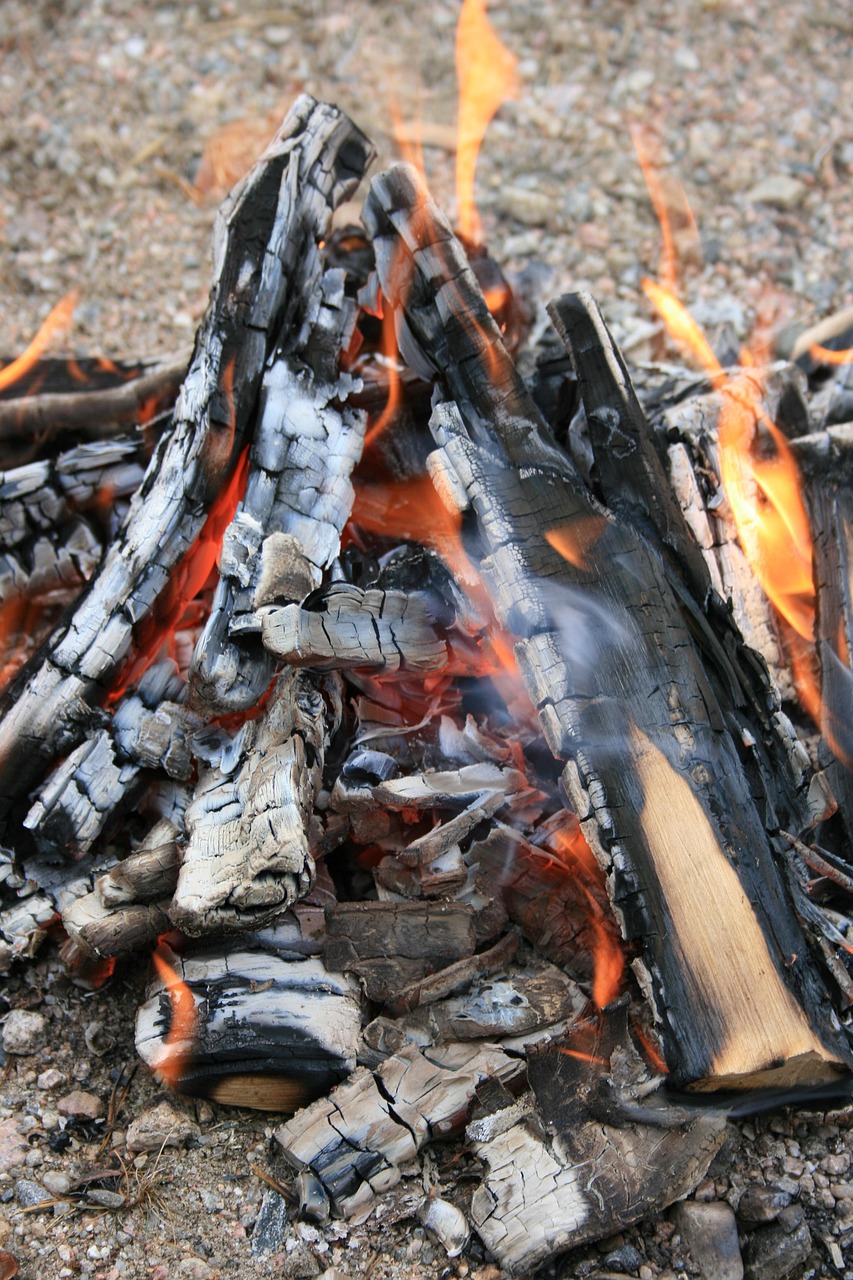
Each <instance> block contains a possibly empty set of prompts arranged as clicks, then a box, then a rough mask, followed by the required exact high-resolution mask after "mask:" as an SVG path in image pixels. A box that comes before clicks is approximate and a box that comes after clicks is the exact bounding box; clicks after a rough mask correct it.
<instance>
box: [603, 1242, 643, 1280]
mask: <svg viewBox="0 0 853 1280" xmlns="http://www.w3.org/2000/svg"><path fill="white" fill-rule="evenodd" d="M604 1265H605V1267H607V1268H609V1270H610V1271H616V1272H622V1273H623V1275H633V1273H634V1272H635V1271H639V1269H640V1267H641V1266H642V1265H643V1255H642V1254H641V1253H640V1251H639V1249H635V1248H634V1246H633V1245H632V1244H623V1245H620V1246H619V1248H618V1249H612V1250H611V1251H610V1253H606V1254H605V1255H604Z"/></svg>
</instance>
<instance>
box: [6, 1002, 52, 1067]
mask: <svg viewBox="0 0 853 1280" xmlns="http://www.w3.org/2000/svg"><path fill="white" fill-rule="evenodd" d="M46 1038H47V1018H46V1017H45V1016H44V1014H43V1013H36V1012H35V1011H34V1010H32V1009H13V1010H12V1012H11V1013H10V1014H9V1016H8V1018H7V1019H6V1021H5V1022H4V1024H3V1048H4V1049H5V1050H6V1052H7V1053H18V1054H21V1055H22V1056H24V1055H28V1054H31V1053H38V1051H39V1049H42V1048H43V1047H44V1042H45V1040H46Z"/></svg>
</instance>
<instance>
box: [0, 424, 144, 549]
mask: <svg viewBox="0 0 853 1280" xmlns="http://www.w3.org/2000/svg"><path fill="white" fill-rule="evenodd" d="M146 460H147V459H146V449H145V446H144V444H143V442H142V441H141V440H138V439H134V438H132V437H130V436H123V437H119V438H117V439H115V440H101V441H98V442H97V443H90V444H81V445H78V446H76V447H75V448H73V449H67V450H66V451H65V452H64V453H61V454H59V456H58V457H56V458H47V459H44V460H43V461H39V462H30V463H27V464H26V465H25V466H20V467H15V468H13V469H12V470H9V471H4V472H2V473H0V545H2V546H3V548H4V549H5V550H8V549H10V548H12V547H17V546H19V545H20V544H21V543H25V542H27V541H29V540H31V539H32V538H33V537H34V536H37V535H38V534H40V533H48V532H49V531H51V530H54V529H57V528H59V527H61V526H62V525H63V524H64V523H65V522H66V521H67V520H68V519H70V517H72V516H74V515H77V514H78V513H79V512H82V511H89V510H91V509H92V508H107V509H108V510H112V509H114V506H115V503H116V501H117V500H118V499H121V498H126V497H129V496H130V495H131V494H132V493H134V492H135V491H136V489H138V487H139V485H140V484H141V483H142V479H143V476H144V475H145V463H146Z"/></svg>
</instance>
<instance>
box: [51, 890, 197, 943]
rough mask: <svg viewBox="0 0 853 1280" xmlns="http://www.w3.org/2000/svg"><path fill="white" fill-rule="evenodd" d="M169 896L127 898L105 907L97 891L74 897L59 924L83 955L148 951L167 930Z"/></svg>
mask: <svg viewBox="0 0 853 1280" xmlns="http://www.w3.org/2000/svg"><path fill="white" fill-rule="evenodd" d="M168 905H169V899H168V898H165V899H164V900H163V901H162V902H159V903H158V902H130V903H128V904H127V905H125V906H121V907H107V906H105V905H104V903H103V902H102V901H101V899H100V898H99V897H98V895H97V894H96V893H87V894H86V895H85V896H84V897H82V898H77V899H76V900H75V901H74V902H73V903H72V904H71V906H70V907H69V908H68V909H67V910H66V911H64V912H63V914H62V924H63V927H64V928H65V931H66V933H67V934H68V937H69V938H70V939H71V941H72V943H74V945H75V946H76V947H77V948H79V950H80V951H81V952H83V954H84V955H88V956H97V957H100V958H106V957H107V956H123V955H130V954H132V953H133V952H135V951H136V952H138V951H149V950H150V949H151V948H152V947H153V945H154V944H155V942H156V941H157V938H158V937H159V936H160V935H161V934H163V933H168V931H169V930H170V929H171V928H172V922H171V920H170V919H169V916H168V914H167V908H168Z"/></svg>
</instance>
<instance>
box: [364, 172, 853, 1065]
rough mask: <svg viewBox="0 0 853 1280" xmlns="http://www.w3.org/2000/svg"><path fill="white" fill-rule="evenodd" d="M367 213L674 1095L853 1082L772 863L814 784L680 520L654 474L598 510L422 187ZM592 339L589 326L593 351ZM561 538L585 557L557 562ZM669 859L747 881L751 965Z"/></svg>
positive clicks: (604, 382)
mask: <svg viewBox="0 0 853 1280" xmlns="http://www.w3.org/2000/svg"><path fill="white" fill-rule="evenodd" d="M364 216H365V223H366V225H367V227H368V230H369V231H370V233H371V234H372V236H373V240H374V248H375V252H376V260H377V267H378V271H379V276H380V282H381V285H382V289H383V293H384V295H385V297H386V298H387V299H388V300H389V301H390V303H391V305H393V307H394V314H395V323H396V326H397V335H398V343H399V346H400V350H401V352H402V353H403V355H404V357H405V358H406V360H407V362H408V363H409V364H410V365H412V367H414V368H415V369H416V370H418V371H419V372H421V373H425V372H428V371H432V372H434V373H436V374H437V375H438V376H439V378H440V379H441V381H442V383H443V386H444V388H445V390H446V392H447V394H449V395H451V396H452V397H453V399H454V402H455V404H445V405H444V406H440V407H439V409H437V410H436V412H435V413H434V414H433V419H432V423H431V425H432V429H433V434H434V436H435V438H436V441H437V443H438V445H439V446H440V447H441V448H442V449H443V451H444V453H445V454H446V456H447V459H448V462H449V464H450V465H451V466H452V467H453V469H454V470H455V471H456V473H457V476H458V478H459V480H460V482H461V484H462V486H463V487H464V489H465V491H466V493H467V495H468V498H469V501H470V504H471V505H472V507H473V508H474V510H475V511H476V514H477V523H478V527H479V531H480V535H481V539H482V550H481V556H482V558H481V561H480V570H481V574H482V577H483V579H484V581H485V583H486V585H487V587H488V589H489V591H490V594H491V597H492V600H493V603H494V606H495V610H496V613H497V615H498V618H499V620H500V622H501V623H502V624H503V625H504V626H505V627H506V628H507V629H508V630H510V631H511V632H513V633H514V634H516V635H517V636H519V637H520V640H519V643H518V644H517V646H516V654H517V657H518V660H519V665H520V667H521V670H522V674H523V676H524V678H525V682H526V684H527V688H528V690H529V692H530V695H531V698H532V700H533V702H534V705H536V706H537V707H538V708H539V711H540V718H541V721H542V725H543V729H544V732H545V736H546V738H547V740H548V742H549V745H550V746H551V748H552V750H553V751H554V753H555V754H556V755H557V757H558V758H561V759H564V760H566V761H567V763H566V768H565V771H564V775H563V776H564V783H565V786H566V788H567V791H568V793H569V795H570V797H571V800H572V802H573V804H574V805H575V806H576V807H577V811H578V814H579V816H580V819H581V822H582V824H583V826H584V829H585V833H586V835H587V838H588V840H589V842H590V844H591V845H592V847H593V849H594V851H595V853H596V856H597V857H598V859H599V861H600V863H601V865H602V867H603V868H604V869H605V871H606V873H607V875H608V883H609V889H610V893H611V897H612V901H613V903H614V906H615V908H616V911H617V914H618V915H619V918H620V921H621V924H622V927H623V930H624V933H625V936H626V937H628V938H629V939H633V938H638V939H642V942H643V946H644V951H645V959H646V962H647V964H648V969H649V972H650V975H651V982H650V983H649V984H648V992H649V994H650V996H651V997H652V999H653V1002H654V1008H655V1013H656V1017H657V1018H658V1019H659V1020H660V1024H661V1031H662V1036H663V1041H664V1046H665V1052H666V1055H667V1062H668V1064H669V1066H670V1067H671V1069H672V1071H673V1075H674V1078H675V1079H676V1080H677V1081H678V1082H679V1083H682V1084H690V1085H692V1086H696V1085H700V1084H701V1085H703V1086H708V1087H715V1081H716V1082H718V1083H720V1082H725V1084H726V1086H729V1085H731V1084H739V1085H741V1086H744V1087H746V1086H748V1085H750V1084H752V1083H754V1082H755V1081H756V1080H761V1081H762V1082H764V1081H765V1080H766V1079H767V1078H768V1077H773V1078H776V1079H777V1080H779V1081H784V1080H785V1079H786V1075H787V1077H788V1078H790V1079H794V1080H797V1081H801V1079H802V1072H801V1068H802V1067H803V1066H805V1065H807V1066H808V1068H809V1070H811V1071H812V1072H813V1075H812V1078H813V1080H814V1082H818V1081H820V1080H822V1079H825V1078H826V1077H827V1076H828V1075H832V1074H834V1073H835V1072H837V1071H839V1070H842V1069H844V1067H845V1066H846V1065H847V1064H849V1062H850V1051H849V1048H848V1046H847V1044H846V1042H845V1040H844V1038H843V1036H842V1035H841V1033H840V1029H839V1027H838V1024H837V1021H836V1020H835V1018H834V1014H833V1011H832V1006H831V1000H830V998H829V995H828V992H827V989H826V986H825V984H824V982H823V978H822V975H821V972H820V969H819V966H818V963H817V961H816V958H815V957H814V956H813V955H812V953H811V952H810V950H809V948H808V946H807V944H806V941H805V938H804V937H803V935H802V933H801V931H800V930H799V928H798V927H797V925H796V922H795V921H794V920H793V919H792V912H791V911H790V904H789V903H788V902H787V899H786V893H785V887H784V884H783V881H782V878H781V876H780V874H779V870H778V868H777V866H776V862H775V858H776V856H777V855H778V850H777V849H776V848H775V847H774V843H773V842H774V839H775V837H774V835H773V834H772V833H773V832H774V831H775V829H776V828H777V827H778V825H779V823H780V822H782V821H787V817H786V815H788V814H789V815H790V816H791V817H792V818H794V819H795V821H794V825H795V826H797V827H802V826H805V825H806V823H807V821H808V782H809V778H808V774H807V772H805V771H804V772H803V773H802V774H801V775H800V776H796V775H794V773H793V770H792V769H791V768H790V763H789V761H788V760H786V757H785V754H784V752H783V751H781V750H777V749H776V746H775V745H772V746H770V747H768V744H767V743H766V742H765V740H764V739H765V734H766V732H767V724H766V720H765V721H763V722H759V723H756V722H754V721H753V722H752V723H753V725H754V727H752V728H751V727H750V725H751V720H750V712H751V707H750V699H749V698H747V697H746V696H745V693H744V690H743V689H742V688H738V680H737V675H736V674H735V669H734V668H733V666H732V663H731V662H730V661H729V660H728V659H727V655H726V651H725V648H724V646H723V645H722V643H721V642H720V641H718V640H717V641H715V640H714V633H713V631H712V629H711V628H710V626H709V625H708V624H706V623H705V622H704V621H703V619H702V616H701V604H702V603H704V601H703V600H701V599H700V600H699V601H698V602H697V601H696V600H695V599H693V597H691V595H690V592H689V590H688V586H687V585H686V584H681V586H680V588H679V586H678V585H676V582H677V579H676V580H675V581H673V575H672V574H670V575H669V577H668V574H667V566H666V562H665V560H664V558H663V556H662V553H661V551H660V550H659V549H658V543H659V542H663V540H664V536H666V537H669V532H668V530H669V529H670V526H669V524H668V523H667V522H668V520H669V514H667V515H666V516H665V517H659V516H658V515H655V514H654V512H651V509H650V508H649V507H648V506H647V494H646V492H645V487H644V486H645V484H646V481H645V480H644V479H643V472H644V468H643V467H640V468H638V469H637V470H636V472H635V473H634V482H635V484H638V485H639V492H640V494H641V500H640V501H639V503H637V502H635V503H634V505H633V508H632V509H630V510H623V511H622V512H620V514H619V517H618V518H615V517H614V515H613V514H611V513H610V512H608V511H607V510H606V509H605V508H603V507H602V506H601V505H600V504H599V503H597V502H596V501H595V499H594V498H593V497H592V496H591V495H590V494H589V492H588V491H587V490H586V488H585V487H584V485H583V483H582V482H581V481H580V479H579V477H578V475H577V473H576V471H575V469H574V467H573V465H572V463H571V462H570V460H569V458H568V457H567V455H566V454H565V453H563V452H562V451H561V450H560V449H559V448H558V447H557V446H556V445H555V444H554V443H553V441H552V440H551V439H550V438H549V436H548V432H547V429H546V428H545V426H544V424H543V422H542V420H541V417H540V415H539V413H538V411H537V410H536V407H535V405H533V403H532V402H531V401H530V399H529V397H528V396H527V393H526V392H525V389H524V387H523V385H522V384H521V381H520V379H519V377H518V375H517V374H516V372H515V370H514V368H513V366H512V364H511V362H510V361H509V360H508V358H507V356H506V353H505V351H504V349H503V347H502V344H501V341H500V334H499V333H498V331H497V329H496V327H495V326H494V324H493V323H492V321H491V319H490V317H489V315H488V312H487V309H486V308H485V305H484V303H483V300H482V297H481V295H480V293H479V290H478V289H477V288H476V285H475V283H474V280H473V277H472V275H471V273H470V271H469V269H468V267H467V265H466V263H465V258H464V255H463V253H462V251H461V248H460V247H459V245H458V243H457V242H456V241H455V240H454V238H453V236H452V233H451V231H450V228H449V227H448V226H447V224H446V222H445V221H444V220H443V219H442V218H441V215H440V214H439V213H438V211H437V210H436V209H435V207H434V206H432V204H431V202H430V201H429V200H428V197H427V196H426V194H425V193H424V191H423V189H422V188H421V187H420V186H419V183H418V180H417V178H416V175H415V174H414V172H413V171H411V170H409V169H406V168H404V167H398V168H396V169H394V170H391V171H389V172H388V173H386V174H383V175H380V177H379V178H377V179H375V180H374V182H373V184H372V186H371V190H370V193H369V196H368V200H367V203H366V206H365V215H364ZM572 305H575V306H581V307H582V306H583V303H582V302H577V303H572V300H571V299H570V300H568V306H569V307H571V306H572ZM562 306H563V304H561V308H562ZM563 313H564V314H565V309H564V311H563ZM592 336H594V335H592ZM588 337H590V331H589V327H588V326H587V328H585V329H584V345H585V346H586V345H588V341H587V339H588ZM590 340H591V337H590ZM596 340H597V341H600V335H599V338H598V339H596ZM611 366H612V362H611V361H609V360H603V361H602V362H601V363H600V366H599V368H598V369H597V371H596V374H595V376H592V375H591V376H590V377H589V379H588V380H587V382H586V383H585V382H584V366H583V365H581V366H580V367H579V369H578V373H579V377H580V379H581V392H582V394H583V395H584V397H585V402H586V400H587V399H589V401H590V403H589V405H588V406H587V408H588V411H589V409H590V408H592V409H593V411H596V412H597V411H598V406H599V405H602V404H604V403H607V398H608V397H609V396H611V395H612V396H613V397H614V400H615V404H616V411H617V413H620V414H621V413H622V408H621V405H622V403H623V401H624V397H625V394H626V391H625V379H624V375H623V370H622V367H621V366H618V367H617V368H616V369H615V370H614V369H613V368H612V367H611ZM599 375H600V376H599ZM626 439H627V440H628V443H627V444H626V448H628V451H629V452H630V447H631V446H630V439H629V438H628V437H626ZM645 471H646V474H648V468H645ZM638 507H639V510H640V515H641V516H642V517H643V518H642V519H640V518H639V517H638V516H637V508H638ZM673 507H674V504H673ZM650 512H651V514H650ZM590 530H592V531H594V534H593V536H592V538H590V537H589V536H588V535H589V532H590ZM555 534H557V535H560V536H561V537H562V538H563V540H564V541H565V540H566V539H568V541H569V543H573V547H571V546H570V548H569V550H568V552H566V551H564V552H563V553H562V554H561V553H560V552H559V551H558V550H557V547H558V545H559V542H558V541H554V542H552V541H551V538H553V537H554V535H555ZM549 535H550V536H549ZM690 563H691V566H692V568H691V571H690V573H688V577H687V582H688V583H690V582H691V579H692V581H694V582H695V581H696V580H697V579H699V580H701V579H702V578H703V576H704V579H705V580H706V581H707V575H706V574H704V566H703V565H702V564H701V559H700V558H698V552H697V553H696V554H695V555H693V556H692V559H691V562H690ZM697 632H698V636H699V643H698V644H697V638H696V637H697ZM709 633H710V634H709ZM706 663H707V664H708V667H707V669H706V665H705V664H706ZM745 744H749V745H748V746H747V747H746V750H745ZM742 761H744V762H745V763H742ZM745 764H746V765H747V766H748V772H747V771H746V768H745ZM778 771H781V776H777V774H778ZM664 779H667V781H666V782H665V781H664ZM385 785H386V786H388V785H393V784H385ZM676 790H677V792H678V794H679V795H680V796H682V795H683V797H684V798H685V800H687V798H688V797H689V803H688V813H689V814H690V815H691V816H692V823H691V825H690V827H689V829H688V826H687V824H686V823H685V824H684V825H682V826H680V827H679V828H678V830H679V838H678V839H676V838H675V837H672V836H670V835H668V834H667V828H666V824H667V822H668V820H669V818H670V815H671V811H672V803H671V796H672V794H673V792H674V791H676ZM758 797H760V799H759V800H758V803H757V798H758ZM759 806H760V807H759ZM697 823H699V830H700V832H701V839H700V840H699V841H697V840H696V839H695V838H694V828H695V826H696V824H697ZM765 824H766V825H765ZM700 847H701V857H700V856H699V850H700ZM675 859H677V860H678V864H679V872H678V877H676V878H679V879H681V880H683V882H684V883H685V884H686V885H688V892H689V886H690V885H691V884H692V883H694V881H695V883H701V884H703V885H707V883H708V879H707V877H710V879H711V881H712V882H713V881H718V882H719V883H720V884H721V885H726V886H728V885H730V884H735V883H737V884H739V886H740V888H739V896H740V897H739V900H740V901H742V902H743V903H744V904H746V903H749V902H752V903H753V904H754V905H753V906H752V907H746V906H745V907H744V911H745V915H750V914H751V913H753V912H754V919H753V920H752V926H754V927H751V929H750V934H749V936H750V937H751V939H752V940H753V942H754V944H755V946H756V948H757V949H756V957H757V960H756V961H755V962H753V960H752V959H751V958H749V959H745V956H744V953H743V952H742V951H738V950H737V947H736V946H733V944H732V942H731V941H730V939H731V938H732V937H733V936H734V934H729V931H728V923H727V920H726V906H725V902H722V901H721V902H720V903H719V905H718V907H717V909H715V910H708V907H709V896H708V893H707V889H706V890H705V891H704V892H703V893H702V894H701V895H697V896H696V897H695V899H694V907H695V910H693V911H692V912H690V913H684V912H683V911H682V910H681V906H680V904H676V909H675V910H676V913H677V921H676V917H675V915H674V914H673V913H672V912H671V909H670V905H669V903H668V901H667V895H666V892H665V891H663V890H662V887H661V880H660V876H661V875H662V874H663V873H664V872H665V871H667V870H668V868H670V867H671V866H672V864H673V861H674V860H675ZM659 864H660V865H659ZM700 872H701V875H700ZM688 916H689V923H688ZM741 918H742V917H740V916H738V915H737V913H735V917H734V919H736V920H740V919H741ZM792 957H795V958H794V959H792ZM706 963H710V964H711V965H712V966H713V967H714V968H715V969H716V973H715V975H714V976H713V978H710V979H709V977H708V975H707V974H706V972H705V966H706ZM709 983H710V984H711V985H710V987H709ZM757 987H763V988H764V990H763V991H762V992H760V993H759V992H758V991H757V990H756V988H757ZM709 992H710V993H711V994H712V996H713V999H711V1000H709V999H708V994H709ZM765 1073H767V1074H765Z"/></svg>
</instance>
